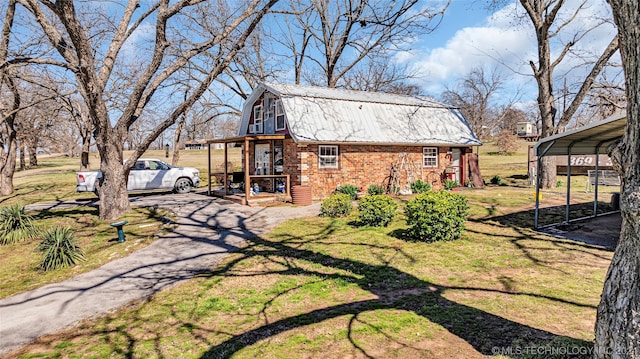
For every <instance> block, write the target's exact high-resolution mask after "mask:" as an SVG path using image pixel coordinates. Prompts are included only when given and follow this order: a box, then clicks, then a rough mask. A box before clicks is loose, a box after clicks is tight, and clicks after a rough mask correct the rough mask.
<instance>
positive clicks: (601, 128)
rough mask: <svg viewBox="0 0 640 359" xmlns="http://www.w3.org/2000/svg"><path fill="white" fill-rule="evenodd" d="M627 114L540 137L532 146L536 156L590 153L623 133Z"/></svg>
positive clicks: (594, 152)
mask: <svg viewBox="0 0 640 359" xmlns="http://www.w3.org/2000/svg"><path fill="white" fill-rule="evenodd" d="M626 126H627V116H626V115H618V116H613V117H609V118H607V119H604V120H602V121H598V122H594V123H591V124H589V125H586V126H584V127H580V128H577V129H575V130H571V131H567V132H564V133H559V134H557V135H553V136H549V137H545V138H543V139H540V141H538V143H537V144H536V145H535V147H534V153H535V155H536V156H559V155H569V152H570V153H571V154H572V155H592V154H596V152H597V150H598V149H599V148H606V147H605V146H607V145H608V144H610V143H611V142H613V141H615V140H617V139H619V138H621V137H622V136H623V135H624V131H625V128H626Z"/></svg>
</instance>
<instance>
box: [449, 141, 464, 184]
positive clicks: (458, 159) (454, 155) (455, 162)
mask: <svg viewBox="0 0 640 359" xmlns="http://www.w3.org/2000/svg"><path fill="white" fill-rule="evenodd" d="M461 163H462V151H461V150H460V149H459V148H452V149H451V167H453V168H454V170H455V173H454V177H453V180H454V181H456V182H458V184H462V182H461V181H462V165H461Z"/></svg>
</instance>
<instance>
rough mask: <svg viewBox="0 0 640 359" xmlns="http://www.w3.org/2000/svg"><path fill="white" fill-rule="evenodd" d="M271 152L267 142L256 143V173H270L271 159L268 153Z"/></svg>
mask: <svg viewBox="0 0 640 359" xmlns="http://www.w3.org/2000/svg"><path fill="white" fill-rule="evenodd" d="M270 154H271V152H270V151H269V144H268V143H261V144H256V149H255V158H256V161H255V162H256V163H255V166H256V170H255V174H256V175H270V174H271V160H270V158H269V155H270Z"/></svg>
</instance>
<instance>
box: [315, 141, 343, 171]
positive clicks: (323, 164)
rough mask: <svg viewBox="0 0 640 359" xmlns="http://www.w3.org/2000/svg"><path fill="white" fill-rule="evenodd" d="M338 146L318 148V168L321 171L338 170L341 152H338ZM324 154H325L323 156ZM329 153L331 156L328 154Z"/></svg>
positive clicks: (321, 146)
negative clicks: (328, 162)
mask: <svg viewBox="0 0 640 359" xmlns="http://www.w3.org/2000/svg"><path fill="white" fill-rule="evenodd" d="M338 151H339V149H338V146H336V145H320V146H318V168H319V169H338V168H339V159H340V152H338ZM323 152H324V153H325V154H323ZM326 152H329V154H326ZM328 159H329V160H331V162H333V163H330V164H327V160H328Z"/></svg>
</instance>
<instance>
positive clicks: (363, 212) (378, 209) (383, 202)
mask: <svg viewBox="0 0 640 359" xmlns="http://www.w3.org/2000/svg"><path fill="white" fill-rule="evenodd" d="M397 210H398V205H397V204H396V202H395V201H394V200H393V199H392V198H391V197H389V196H386V195H373V196H366V197H364V198H362V199H361V200H360V201H359V202H358V221H359V222H360V223H361V224H362V225H365V226H373V227H386V226H387V225H388V224H389V223H390V222H391V220H393V217H395V216H396V213H397Z"/></svg>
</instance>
